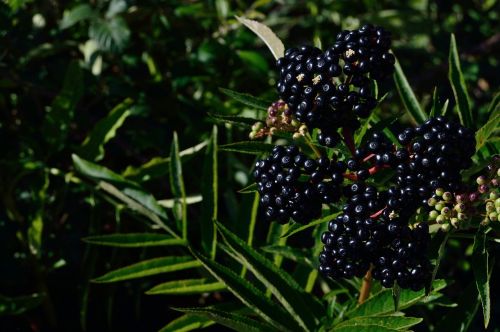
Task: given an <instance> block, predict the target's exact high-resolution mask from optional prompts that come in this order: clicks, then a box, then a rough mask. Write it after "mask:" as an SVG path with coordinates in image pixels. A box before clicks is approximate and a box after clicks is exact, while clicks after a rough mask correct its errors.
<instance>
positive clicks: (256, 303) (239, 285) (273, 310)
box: [193, 252, 297, 331]
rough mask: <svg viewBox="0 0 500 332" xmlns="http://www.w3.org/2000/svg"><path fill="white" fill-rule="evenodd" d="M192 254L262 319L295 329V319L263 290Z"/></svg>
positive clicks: (281, 326) (288, 329) (233, 273)
mask: <svg viewBox="0 0 500 332" xmlns="http://www.w3.org/2000/svg"><path fill="white" fill-rule="evenodd" d="M193 255H194V256H195V257H196V258H197V259H198V260H199V261H200V262H201V263H202V264H203V266H204V267H205V268H206V269H207V270H208V271H209V272H210V273H211V274H212V275H213V276H214V277H215V278H217V280H219V281H220V282H222V283H224V284H225V285H226V287H227V288H228V289H229V291H231V293H233V294H234V296H236V297H237V298H238V299H239V300H240V301H241V302H243V303H244V304H245V305H246V306H247V307H249V308H250V309H252V310H253V311H254V312H255V313H256V314H257V315H258V316H260V317H261V318H262V319H263V320H264V321H266V322H267V323H269V324H271V325H272V326H274V327H275V328H277V329H280V330H286V331H295V330H296V329H297V325H296V324H294V323H293V322H294V321H295V320H294V319H293V317H291V316H290V315H289V314H288V313H287V312H286V311H285V310H283V308H282V307H281V306H277V305H276V304H275V303H273V302H271V301H270V300H269V299H268V298H267V297H266V296H265V294H264V293H263V292H261V291H260V290H258V289H257V288H256V287H255V286H253V285H252V284H250V283H249V282H248V281H247V280H245V279H242V278H241V277H240V276H239V275H238V274H236V273H235V272H233V271H232V270H230V269H229V268H227V267H225V266H223V265H221V264H219V263H217V262H215V261H213V260H211V259H209V258H207V257H205V256H203V255H201V254H199V253H196V252H193Z"/></svg>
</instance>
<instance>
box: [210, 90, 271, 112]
mask: <svg viewBox="0 0 500 332" xmlns="http://www.w3.org/2000/svg"><path fill="white" fill-rule="evenodd" d="M219 90H220V91H221V92H222V93H224V94H225V95H227V96H229V97H231V98H233V99H234V100H236V101H239V102H240V103H242V104H244V105H247V106H249V107H251V108H255V109H258V110H264V111H265V110H267V108H268V107H269V106H270V105H271V103H270V102H268V101H266V100H262V99H259V98H257V97H254V96H252V95H250V94H248V93H241V92H236V91H233V90H229V89H224V88H219Z"/></svg>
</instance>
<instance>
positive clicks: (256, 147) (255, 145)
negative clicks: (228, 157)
mask: <svg viewBox="0 0 500 332" xmlns="http://www.w3.org/2000/svg"><path fill="white" fill-rule="evenodd" d="M274 146H275V145H274V144H269V143H264V142H259V141H243V142H236V143H230V144H224V145H221V146H219V149H220V150H221V151H228V152H240V153H249V154H257V155H259V154H262V153H268V152H271V151H272V150H273V148H274Z"/></svg>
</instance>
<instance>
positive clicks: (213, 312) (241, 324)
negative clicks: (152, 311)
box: [173, 307, 278, 332]
mask: <svg viewBox="0 0 500 332" xmlns="http://www.w3.org/2000/svg"><path fill="white" fill-rule="evenodd" d="M173 309H174V310H177V311H181V312H184V313H188V314H192V315H196V316H203V317H207V318H209V319H211V320H213V321H215V322H217V323H219V324H221V325H223V326H226V327H229V328H230V329H234V330H235V331H242V332H246V331H249V332H251V331H255V332H260V331H278V330H276V329H275V328H273V327H272V326H270V325H268V324H265V323H261V322H259V321H256V320H255V319H251V318H249V317H246V316H243V315H240V314H236V313H233V312H229V311H223V310H218V309H214V308H210V307H206V308H199V307H198V308H196V307H195V308H173Z"/></svg>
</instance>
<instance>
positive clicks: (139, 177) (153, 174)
mask: <svg viewBox="0 0 500 332" xmlns="http://www.w3.org/2000/svg"><path fill="white" fill-rule="evenodd" d="M207 144H208V140H207V141H203V142H201V143H199V144H196V145H195V146H192V147H190V148H188V149H185V150H182V151H181V152H179V156H180V157H181V160H182V161H186V160H189V158H192V157H193V155H194V154H196V153H197V152H199V151H201V150H203V149H204V148H205V147H206V146H207ZM169 165H170V157H167V158H162V157H156V158H152V159H151V160H150V161H148V162H147V163H145V164H143V165H141V166H139V167H132V166H128V167H127V168H126V169H125V171H124V172H123V173H122V176H123V177H125V178H127V179H130V180H132V181H141V182H142V181H149V180H152V179H155V178H158V177H161V176H165V175H167V174H168V172H169V170H170V166H169Z"/></svg>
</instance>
